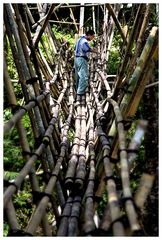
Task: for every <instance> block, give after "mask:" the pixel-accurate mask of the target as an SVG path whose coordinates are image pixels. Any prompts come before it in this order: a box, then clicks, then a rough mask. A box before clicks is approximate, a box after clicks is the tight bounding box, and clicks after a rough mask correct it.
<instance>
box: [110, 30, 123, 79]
mask: <svg viewBox="0 0 162 240" xmlns="http://www.w3.org/2000/svg"><path fill="white" fill-rule="evenodd" d="M121 43H122V41H121V36H120V35H119V34H118V33H117V32H115V35H114V38H113V42H112V45H111V48H110V54H109V59H108V63H107V73H108V74H110V75H111V74H112V75H113V74H117V71H118V68H119V65H120V63H121V55H120V46H121Z"/></svg>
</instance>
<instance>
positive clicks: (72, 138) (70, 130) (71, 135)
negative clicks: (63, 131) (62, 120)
mask: <svg viewBox="0 0 162 240" xmlns="http://www.w3.org/2000/svg"><path fill="white" fill-rule="evenodd" d="M74 137H75V132H74V130H73V129H72V128H70V129H69V131H68V139H69V141H70V143H72V142H73V141H74Z"/></svg>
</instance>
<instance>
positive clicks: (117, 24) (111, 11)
mask: <svg viewBox="0 0 162 240" xmlns="http://www.w3.org/2000/svg"><path fill="white" fill-rule="evenodd" d="M106 7H107V9H108V10H109V12H110V14H111V16H112V17H113V20H114V22H115V24H116V26H117V28H118V30H119V32H120V34H121V37H122V39H123V41H124V43H127V39H126V37H125V35H124V32H123V30H122V27H121V25H120V22H119V21H118V19H117V17H116V15H115V13H114V10H113V8H112V6H111V5H110V4H106Z"/></svg>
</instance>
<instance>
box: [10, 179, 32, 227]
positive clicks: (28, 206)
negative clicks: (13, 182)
mask: <svg viewBox="0 0 162 240" xmlns="http://www.w3.org/2000/svg"><path fill="white" fill-rule="evenodd" d="M30 188H31V186H30V185H29V184H28V183H27V182H25V183H24V190H23V191H18V193H17V195H16V196H15V197H14V198H13V202H14V206H15V209H16V215H17V218H18V222H19V224H20V227H21V228H22V229H24V228H25V227H26V224H27V223H28V222H29V218H30V216H31V213H32V194H31V192H29V191H31V190H30Z"/></svg>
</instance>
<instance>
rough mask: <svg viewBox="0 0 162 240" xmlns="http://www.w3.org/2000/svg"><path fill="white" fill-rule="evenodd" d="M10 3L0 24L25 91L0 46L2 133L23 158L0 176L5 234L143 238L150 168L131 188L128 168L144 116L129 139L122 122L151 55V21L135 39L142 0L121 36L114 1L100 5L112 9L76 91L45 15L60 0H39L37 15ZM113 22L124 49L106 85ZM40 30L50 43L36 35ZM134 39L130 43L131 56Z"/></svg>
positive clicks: (145, 79) (146, 76) (69, 64)
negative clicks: (84, 81) (85, 81)
mask: <svg viewBox="0 0 162 240" xmlns="http://www.w3.org/2000/svg"><path fill="white" fill-rule="evenodd" d="M18 5H19V4H12V8H11V5H10V4H4V32H5V35H6V37H7V38H8V41H9V43H10V46H11V50H12V54H13V58H14V62H15V66H16V69H17V72H18V76H19V84H20V86H21V89H22V93H23V96H24V104H18V103H17V99H16V95H15V92H14V88H13V85H12V82H11V79H10V77H9V73H8V66H7V64H6V62H7V61H6V55H5V54H4V85H5V90H6V92H7V97H8V102H9V105H10V107H11V111H12V117H11V118H10V119H9V120H8V121H7V122H5V123H4V135H5V134H10V132H11V131H12V130H13V128H16V129H17V132H18V136H19V141H20V147H21V149H22V157H23V159H24V166H23V168H22V169H21V171H20V172H19V173H18V175H17V177H16V178H15V179H13V180H12V181H11V180H9V179H7V178H6V177H5V179H4V214H5V221H6V222H7V223H8V225H9V236H39V235H40V236H139V235H140V236H142V235H143V231H142V226H141V224H140V216H141V210H142V208H143V206H144V203H145V201H146V199H147V196H148V195H149V193H150V190H151V188H152V185H153V182H154V177H155V176H153V175H149V174H146V173H143V174H142V176H141V182H140V184H139V187H138V189H137V191H136V193H135V194H132V189H131V187H130V181H131V179H130V172H131V171H133V170H132V166H133V162H134V161H135V159H136V156H137V154H138V149H139V147H140V144H141V141H142V138H143V136H144V134H145V130H146V128H147V120H144V119H142V120H139V122H138V125H137V128H136V131H135V134H134V136H133V137H132V139H131V140H130V141H129V142H127V138H126V136H127V132H128V127H126V126H127V125H129V127H130V126H131V124H132V123H133V121H134V116H135V113H136V110H137V108H138V105H139V102H140V99H141V98H142V94H143V92H144V89H145V87H146V85H147V84H148V83H149V81H150V79H151V77H152V74H153V70H154V68H155V63H156V61H157V48H158V28H157V27H156V26H153V27H152V28H151V29H150V31H149V33H148V36H147V38H146V41H145V43H144V44H143V45H141V41H144V35H145V32H146V27H147V22H148V21H147V18H148V16H149V11H150V4H148V5H145V4H139V9H138V11H137V16H136V19H135V22H134V25H133V27H132V30H131V31H132V32H131V33H130V35H129V37H126V35H125V34H124V32H123V30H122V28H121V25H120V23H119V21H118V20H117V14H118V12H119V5H120V4H115V5H114V8H113V7H112V6H111V5H110V4H106V5H105V11H106V12H107V13H108V14H110V17H109V21H108V15H107V19H105V23H104V26H103V27H104V31H103V34H102V35H100V36H98V39H97V49H98V54H97V55H96V54H92V55H91V56H90V60H89V86H88V87H87V89H86V93H85V94H84V95H83V96H77V95H76V90H75V89H76V86H75V79H74V74H73V52H72V49H71V48H70V46H69V44H68V42H64V43H61V42H60V41H59V40H57V39H56V37H55V36H54V34H53V32H52V30H51V25H50V23H49V20H50V17H51V14H52V13H53V12H54V11H56V10H57V8H59V7H63V6H62V4H60V5H57V6H55V5H54V4H51V7H50V9H49V10H48V11H47V9H43V7H42V5H41V4H38V6H37V7H38V10H41V11H40V12H41V13H40V20H39V21H38V22H37V23H35V22H34V19H33V17H32V14H31V11H30V9H29V7H28V5H27V4H20V5H19V6H18ZM44 8H47V6H45V5H44ZM20 11H21V12H20ZM71 11H72V10H71ZM56 13H57V11H56ZM74 24H75V23H74ZM31 25H32V26H33V29H34V28H35V35H34V36H32V34H31ZM115 26H116V27H117V28H118V31H119V32H120V33H121V38H122V40H123V46H125V49H126V50H125V53H124V56H123V62H122V64H121V67H120V68H119V71H118V74H117V75H116V76H115V77H114V83H113V84H110V83H109V82H110V81H109V78H108V76H107V73H106V64H107V61H108V57H109V50H110V47H111V44H112V38H113V34H114V29H115ZM76 27H77V26H76ZM42 34H43V35H44V38H46V40H47V43H48V46H45V45H44V43H43V41H41V36H42ZM134 41H136V42H137V43H138V44H137V46H136V48H135V50H134V55H130V54H129V53H130V51H131V49H132V47H133V42H134ZM40 46H41V47H40ZM42 48H43V49H44V51H43V52H42V50H41V49H42ZM44 54H45V55H46V56H45V55H44ZM110 80H111V79H110ZM111 81H112V80H111ZM25 115H28V116H29V119H30V125H31V130H32V133H33V138H34V145H33V146H32V148H31V146H30V143H29V142H28V138H27V132H26V129H25V127H24V126H23V121H22V119H23V117H24V116H25ZM31 149H32V150H31ZM14 161H17V160H16V159H13V162H14ZM38 166H39V167H38ZM4 170H5V169H4ZM40 172H41V173H40ZM131 176H132V175H131ZM40 179H42V180H40ZM24 182H28V185H29V186H30V191H29V192H30V193H31V195H32V199H31V201H32V206H33V207H32V213H31V216H30V219H29V221H28V222H27V223H26V228H25V229H22V227H21V223H20V221H19V220H18V217H17V209H16V206H15V204H14V200H13V199H15V198H16V196H17V195H18V194H19V192H21V191H23V186H24ZM105 192H106V196H107V203H106V206H105V209H104V212H103V216H99V215H98V212H97V209H98V206H99V203H100V202H101V201H102V197H103V194H104V193H105ZM24 208H26V207H25V206H24ZM49 216H50V217H49ZM51 216H52V219H51ZM40 229H41V230H40Z"/></svg>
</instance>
